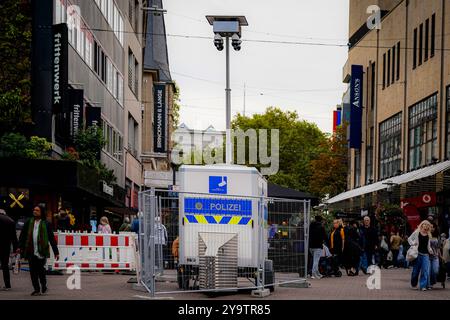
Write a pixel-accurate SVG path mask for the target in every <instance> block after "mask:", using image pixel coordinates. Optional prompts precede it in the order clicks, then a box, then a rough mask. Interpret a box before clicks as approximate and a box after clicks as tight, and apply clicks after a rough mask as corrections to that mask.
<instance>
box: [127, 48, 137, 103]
mask: <svg viewBox="0 0 450 320" xmlns="http://www.w3.org/2000/svg"><path fill="white" fill-rule="evenodd" d="M138 75H139V65H138V62H137V60H136V57H135V56H134V54H133V52H132V51H131V49H128V87H129V88H130V89H131V91H132V92H133V93H134V94H135V95H136V97H137V96H138V91H139V90H138V87H139V76H138Z"/></svg>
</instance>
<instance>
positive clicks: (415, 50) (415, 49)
mask: <svg viewBox="0 0 450 320" xmlns="http://www.w3.org/2000/svg"><path fill="white" fill-rule="evenodd" d="M416 67H417V28H416V29H414V50H413V69H415V68H416Z"/></svg>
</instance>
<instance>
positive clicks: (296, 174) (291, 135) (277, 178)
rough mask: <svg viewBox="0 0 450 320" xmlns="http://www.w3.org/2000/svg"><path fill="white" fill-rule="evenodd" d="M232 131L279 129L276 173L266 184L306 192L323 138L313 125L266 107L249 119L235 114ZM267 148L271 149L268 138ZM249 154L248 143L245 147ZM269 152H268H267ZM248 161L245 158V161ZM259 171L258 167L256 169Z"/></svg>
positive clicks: (286, 112)
mask: <svg viewBox="0 0 450 320" xmlns="http://www.w3.org/2000/svg"><path fill="white" fill-rule="evenodd" d="M232 128H233V129H242V130H244V131H246V130H247V129H256V130H257V132H258V134H259V129H278V130H280V155H279V156H280V158H279V159H280V162H279V166H280V167H279V172H278V173H277V174H275V175H272V176H270V177H269V181H271V182H273V183H276V184H279V185H281V186H284V187H289V188H293V189H296V190H302V191H309V189H310V187H309V186H310V180H311V175H312V173H311V169H310V164H311V161H312V160H314V159H316V158H317V157H318V155H319V153H320V152H319V151H320V146H321V145H322V144H323V143H324V141H325V139H326V136H325V135H324V133H322V132H321V131H320V129H319V128H318V127H317V125H315V124H314V123H310V122H307V121H305V120H300V119H299V117H298V114H297V112H291V111H285V112H284V111H282V110H281V109H279V108H276V107H269V108H267V109H266V111H265V113H263V114H255V115H253V116H252V117H251V118H250V117H245V116H243V115H241V114H238V115H237V116H236V118H235V119H234V120H233V122H232ZM268 144H269V146H270V145H271V141H270V134H269V137H268ZM246 149H247V150H248V142H247V147H246ZM269 149H270V148H269ZM247 159H248V157H247ZM256 167H257V168H258V169H259V168H260V167H261V166H260V165H256Z"/></svg>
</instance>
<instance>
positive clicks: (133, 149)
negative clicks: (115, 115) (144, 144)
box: [128, 114, 139, 157]
mask: <svg viewBox="0 0 450 320" xmlns="http://www.w3.org/2000/svg"><path fill="white" fill-rule="evenodd" d="M138 143H139V133H138V123H137V122H136V120H134V118H133V116H132V115H131V114H129V115H128V151H129V152H130V153H131V154H132V155H133V156H134V157H137V155H138V154H137V153H138V151H137V149H138Z"/></svg>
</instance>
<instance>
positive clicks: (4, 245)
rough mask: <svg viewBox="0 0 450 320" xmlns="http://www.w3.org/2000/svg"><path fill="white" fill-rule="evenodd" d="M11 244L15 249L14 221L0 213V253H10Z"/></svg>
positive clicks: (16, 244)
mask: <svg viewBox="0 0 450 320" xmlns="http://www.w3.org/2000/svg"><path fill="white" fill-rule="evenodd" d="M11 244H12V245H13V249H14V251H16V250H17V247H18V242H17V236H16V223H15V222H14V220H13V219H11V218H10V217H8V216H7V215H3V214H0V255H6V254H8V255H9V254H10V251H11Z"/></svg>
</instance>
